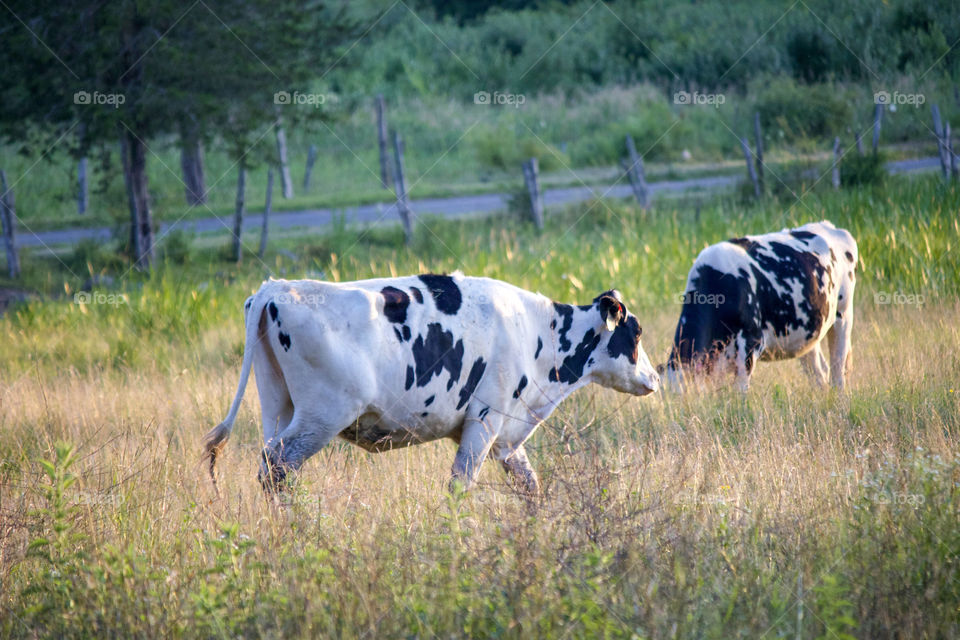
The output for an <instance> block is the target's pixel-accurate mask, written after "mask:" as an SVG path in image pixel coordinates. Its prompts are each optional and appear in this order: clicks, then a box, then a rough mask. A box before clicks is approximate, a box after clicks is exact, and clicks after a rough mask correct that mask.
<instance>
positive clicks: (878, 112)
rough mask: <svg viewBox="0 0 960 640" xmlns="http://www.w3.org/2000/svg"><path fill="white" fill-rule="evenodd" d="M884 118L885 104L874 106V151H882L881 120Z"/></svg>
mask: <svg viewBox="0 0 960 640" xmlns="http://www.w3.org/2000/svg"><path fill="white" fill-rule="evenodd" d="M882 120H883V105H882V104H877V105H874V107H873V152H874V153H879V152H880V122H881V121H882Z"/></svg>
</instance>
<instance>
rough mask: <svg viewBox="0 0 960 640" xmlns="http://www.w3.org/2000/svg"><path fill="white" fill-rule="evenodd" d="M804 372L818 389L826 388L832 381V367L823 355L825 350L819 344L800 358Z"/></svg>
mask: <svg viewBox="0 0 960 640" xmlns="http://www.w3.org/2000/svg"><path fill="white" fill-rule="evenodd" d="M800 362H801V363H802V365H803V369H804V371H806V372H807V375H808V376H810V378H811V379H812V380H813V381H814V383H815V384H816V385H817V386H818V387H826V386H827V383H828V382H829V381H830V365H829V364H828V363H827V359H826V357H824V355H823V349H821V347H820V343H819V342H818V343H817V344H816V345H814V347H813V349H810V351H808V352H807V353H805V354H804V355H802V356H801V357H800Z"/></svg>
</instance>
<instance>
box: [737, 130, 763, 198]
mask: <svg viewBox="0 0 960 640" xmlns="http://www.w3.org/2000/svg"><path fill="white" fill-rule="evenodd" d="M740 147H741V148H742V149H743V158H744V160H746V161H747V175H748V176H749V177H750V181H751V182H752V183H753V195H754V196H756V198H757V200H759V199H760V182H759V181H758V180H757V170H756V167H755V166H754V164H753V158H751V157H750V155H751V154H750V143H749V142H747V139H746V138H740Z"/></svg>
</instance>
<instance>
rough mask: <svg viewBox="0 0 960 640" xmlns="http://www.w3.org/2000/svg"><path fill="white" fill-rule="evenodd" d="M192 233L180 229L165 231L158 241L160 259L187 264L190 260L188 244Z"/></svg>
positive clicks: (191, 240) (190, 243) (190, 241)
mask: <svg viewBox="0 0 960 640" xmlns="http://www.w3.org/2000/svg"><path fill="white" fill-rule="evenodd" d="M193 238H194V234H193V233H191V232H189V231H184V230H182V229H174V230H173V231H170V232H169V233H167V234H166V235H165V236H164V237H163V238H162V239H161V240H160V242H159V243H158V245H159V246H158V252H159V255H160V259H161V260H164V261H167V262H171V263H174V264H187V263H188V262H189V261H190V246H191V245H192V244H193Z"/></svg>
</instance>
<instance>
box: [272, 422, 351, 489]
mask: <svg viewBox="0 0 960 640" xmlns="http://www.w3.org/2000/svg"><path fill="white" fill-rule="evenodd" d="M356 419H357V411H353V412H352V413H351V412H336V414H335V415H333V414H332V415H330V416H326V417H319V416H317V415H315V414H313V413H305V412H300V411H299V410H295V411H294V414H293V420H291V422H290V424H289V425H288V426H287V428H286V429H284V430H283V431H281V432H280V433H278V434H277V435H275V436H274V437H273V439H272V440H270V441H269V442H267V444H266V446H265V447H264V449H263V459H262V461H261V464H260V476H259V477H260V484H261V485H262V486H263V488H264V490H267V491H277V490H281V489H282V488H283V483H284V481H285V480H286V478H287V474H288V473H289V472H291V471H296V470H297V469H299V468H300V467H301V466H302V465H303V463H304V462H305V461H306V460H307V458H309V457H310V456H312V455H313V454H315V453H316V452H317V451H320V449H322V448H323V447H325V446H326V445H327V444H328V443H329V442H330V441H331V440H333V438H334V437H336V435H337V434H338V433H340V432H341V431H343V430H344V429H345V428H346V427H348V426H349V425H350V423H351V422H353V421H354V420H356Z"/></svg>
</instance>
